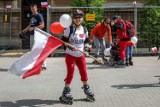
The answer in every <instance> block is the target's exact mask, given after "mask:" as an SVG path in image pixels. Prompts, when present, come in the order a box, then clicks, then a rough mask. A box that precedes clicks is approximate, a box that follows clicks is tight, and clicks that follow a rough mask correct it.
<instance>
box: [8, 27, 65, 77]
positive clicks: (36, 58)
mask: <svg viewBox="0 0 160 107" xmlns="http://www.w3.org/2000/svg"><path fill="white" fill-rule="evenodd" d="M63 43H64V42H63V41H62V40H60V39H58V38H56V37H54V36H51V35H50V34H48V33H46V32H44V31H42V30H40V29H38V28H35V32H34V45H33V47H32V50H31V51H30V52H28V53H26V54H24V55H23V56H21V57H20V58H19V59H18V60H17V61H16V62H14V63H13V64H12V65H11V67H10V69H9V72H10V73H12V74H15V75H18V76H20V77H21V78H23V79H25V78H27V77H29V76H32V75H38V74H40V73H41V70H42V64H43V62H44V61H45V59H46V58H47V57H48V56H49V55H50V54H51V53H52V52H53V51H54V50H56V49H57V48H58V47H60V46H61V45H62V44H63Z"/></svg>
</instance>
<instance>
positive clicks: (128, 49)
mask: <svg viewBox="0 0 160 107" xmlns="http://www.w3.org/2000/svg"><path fill="white" fill-rule="evenodd" d="M132 56H133V46H127V47H126V59H132Z"/></svg>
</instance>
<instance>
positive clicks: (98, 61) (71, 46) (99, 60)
mask: <svg viewBox="0 0 160 107" xmlns="http://www.w3.org/2000/svg"><path fill="white" fill-rule="evenodd" d="M64 44H65V45H67V46H69V47H71V48H75V46H73V45H71V44H69V43H66V42H64ZM76 49H77V48H76ZM77 50H78V51H80V52H81V53H83V54H85V55H86V53H85V52H83V51H81V50H79V49H77ZM86 56H88V57H90V58H92V59H94V60H96V61H97V62H99V63H100V64H104V62H102V61H100V60H98V59H97V58H95V57H93V56H92V55H89V54H87V55H86Z"/></svg>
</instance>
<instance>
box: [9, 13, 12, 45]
mask: <svg viewBox="0 0 160 107" xmlns="http://www.w3.org/2000/svg"><path fill="white" fill-rule="evenodd" d="M10 15H11V16H10V28H9V30H10V32H9V33H10V34H9V46H10V47H11V44H12V42H11V40H12V36H11V35H12V30H11V29H12V10H10Z"/></svg>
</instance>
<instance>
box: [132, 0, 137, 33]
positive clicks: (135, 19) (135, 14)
mask: <svg viewBox="0 0 160 107" xmlns="http://www.w3.org/2000/svg"><path fill="white" fill-rule="evenodd" d="M133 5H134V27H135V30H136V31H137V6H136V5H137V4H136V1H134V2H133Z"/></svg>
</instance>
